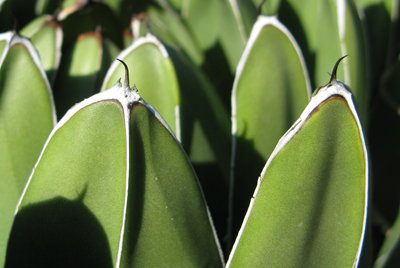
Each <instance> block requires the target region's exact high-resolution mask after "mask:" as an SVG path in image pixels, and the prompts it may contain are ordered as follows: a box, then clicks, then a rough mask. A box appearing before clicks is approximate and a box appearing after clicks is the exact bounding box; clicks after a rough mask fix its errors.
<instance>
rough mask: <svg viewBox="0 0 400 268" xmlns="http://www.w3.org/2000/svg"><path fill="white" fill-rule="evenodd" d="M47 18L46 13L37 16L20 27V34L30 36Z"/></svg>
mask: <svg viewBox="0 0 400 268" xmlns="http://www.w3.org/2000/svg"><path fill="white" fill-rule="evenodd" d="M48 20H49V16H48V15H44V16H39V17H37V18H36V19H34V20H33V21H31V22H30V23H29V24H28V25H26V26H25V27H24V28H22V29H21V32H20V34H21V35H22V36H26V37H28V38H30V37H32V36H33V35H34V34H35V33H36V32H37V31H39V30H40V29H41V28H42V27H43V25H44V24H45V23H46V22H47V21H48Z"/></svg>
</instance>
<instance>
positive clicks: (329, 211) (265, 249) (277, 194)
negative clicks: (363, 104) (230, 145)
mask: <svg viewBox="0 0 400 268" xmlns="http://www.w3.org/2000/svg"><path fill="white" fill-rule="evenodd" d="M367 193H368V162H367V151H366V147H365V141H364V137H363V133H362V129H361V125H360V121H359V119H358V116H357V113H356V110H355V107H354V103H353V100H352V95H351V94H350V93H349V92H348V91H347V88H345V86H344V85H343V84H342V83H341V82H336V81H334V82H333V83H330V84H328V85H327V86H326V87H324V88H323V89H321V90H320V91H319V93H318V94H317V95H316V96H314V97H313V98H312V100H311V102H310V104H309V105H308V106H307V108H306V109H305V111H304V112H303V114H302V115H301V117H300V119H299V120H298V121H297V122H296V123H295V124H294V125H293V126H292V127H291V128H290V130H289V131H288V132H287V133H286V134H285V135H284V136H283V137H282V139H281V140H280V141H279V143H278V145H277V147H276V149H275V151H274V152H273V154H272V156H271V157H270V158H269V160H268V162H267V164H266V165H265V167H264V170H263V171H262V173H261V178H260V180H259V182H258V185H257V188H256V191H255V193H254V197H253V198H252V201H251V204H250V207H249V210H248V212H247V215H246V218H245V221H244V223H243V225H242V228H241V231H240V233H239V236H238V238H237V240H236V242H235V245H234V249H233V251H232V252H231V255H230V258H229V261H228V264H227V267H245V266H246V267H354V266H357V263H358V261H359V255H360V252H361V247H362V244H363V236H364V232H365V225H366V211H367V200H368V199H367Z"/></svg>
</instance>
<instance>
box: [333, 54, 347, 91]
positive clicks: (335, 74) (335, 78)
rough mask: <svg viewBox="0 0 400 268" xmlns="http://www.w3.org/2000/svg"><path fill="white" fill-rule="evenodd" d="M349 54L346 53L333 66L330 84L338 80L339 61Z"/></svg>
mask: <svg viewBox="0 0 400 268" xmlns="http://www.w3.org/2000/svg"><path fill="white" fill-rule="evenodd" d="M347 56H348V55H344V56H343V57H341V58H340V59H338V61H337V62H336V63H335V66H334V67H333V70H332V74H331V80H330V81H329V84H331V83H333V82H336V81H337V69H338V67H339V63H340V62H341V61H342V60H343V59H344V58H346V57H347Z"/></svg>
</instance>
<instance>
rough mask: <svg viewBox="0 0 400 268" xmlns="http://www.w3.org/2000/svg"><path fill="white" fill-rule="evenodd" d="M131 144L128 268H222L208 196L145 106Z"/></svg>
mask: <svg viewBox="0 0 400 268" xmlns="http://www.w3.org/2000/svg"><path fill="white" fill-rule="evenodd" d="M130 138H131V139H130V142H131V143H130V146H131V147H130V148H131V153H130V155H131V158H130V161H131V163H132V164H131V170H130V180H131V183H132V184H131V185H130V190H129V199H128V204H129V205H131V206H130V207H128V212H127V222H126V232H125V237H124V248H123V251H122V261H121V263H123V265H122V267H163V266H164V267H165V266H169V267H221V259H220V256H219V254H218V248H217V245H216V243H215V238H214V236H213V230H212V228H211V226H210V223H209V218H208V214H207V210H206V209H205V204H204V200H203V196H202V192H201V190H200V187H199V184H198V182H197V178H196V175H195V173H194V171H193V168H192V166H191V164H190V162H189V161H188V158H187V156H186V154H185V153H184V152H183V150H182V148H181V146H180V144H179V143H178V142H177V141H176V140H175V138H174V137H173V136H172V135H171V133H169V132H168V130H167V129H165V127H164V126H163V125H162V124H161V123H160V122H159V121H158V120H157V119H156V118H155V117H154V115H153V114H152V113H151V112H150V111H149V110H148V109H147V108H146V107H145V106H143V105H136V106H134V107H133V108H132V111H131V134H130ZM129 205H128V206H129ZM138 230H139V231H138Z"/></svg>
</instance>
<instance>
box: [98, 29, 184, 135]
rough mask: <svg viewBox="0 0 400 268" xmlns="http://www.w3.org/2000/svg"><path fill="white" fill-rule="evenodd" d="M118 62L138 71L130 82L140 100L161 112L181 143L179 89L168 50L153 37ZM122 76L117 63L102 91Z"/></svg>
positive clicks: (130, 48)
mask: <svg viewBox="0 0 400 268" xmlns="http://www.w3.org/2000/svg"><path fill="white" fill-rule="evenodd" d="M117 58H118V59H121V60H123V61H125V62H126V63H127V64H128V65H130V66H134V67H135V68H132V70H131V72H130V74H129V79H130V81H135V85H136V87H137V88H138V90H139V91H140V94H141V96H143V98H144V99H146V100H148V101H149V102H150V103H151V104H152V105H153V106H154V108H156V110H157V111H159V112H160V114H161V115H162V116H163V118H164V119H165V121H167V123H168V125H170V126H171V128H172V130H173V131H174V132H175V133H177V136H178V139H179V138H180V134H179V133H180V124H179V118H180V115H179V104H180V97H179V85H178V81H177V77H176V74H175V68H174V65H173V63H172V61H171V59H170V57H169V55H168V52H167V51H166V50H165V47H164V46H163V45H162V44H161V43H160V41H159V40H157V39H156V38H155V37H154V36H152V35H147V36H146V37H142V38H140V39H139V40H137V41H136V42H134V43H133V44H132V45H131V46H130V47H128V48H127V49H125V50H124V51H122V52H121V53H120V54H119V55H118V57H117ZM123 73H124V69H123V66H122V65H121V64H120V63H119V62H117V61H115V62H114V63H113V65H112V66H111V67H110V69H109V70H108V72H107V75H106V77H105V79H104V81H103V85H102V89H101V90H105V89H107V88H110V87H111V86H112V85H113V84H114V83H115V81H117V80H118V78H119V77H121V76H122V75H123Z"/></svg>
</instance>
